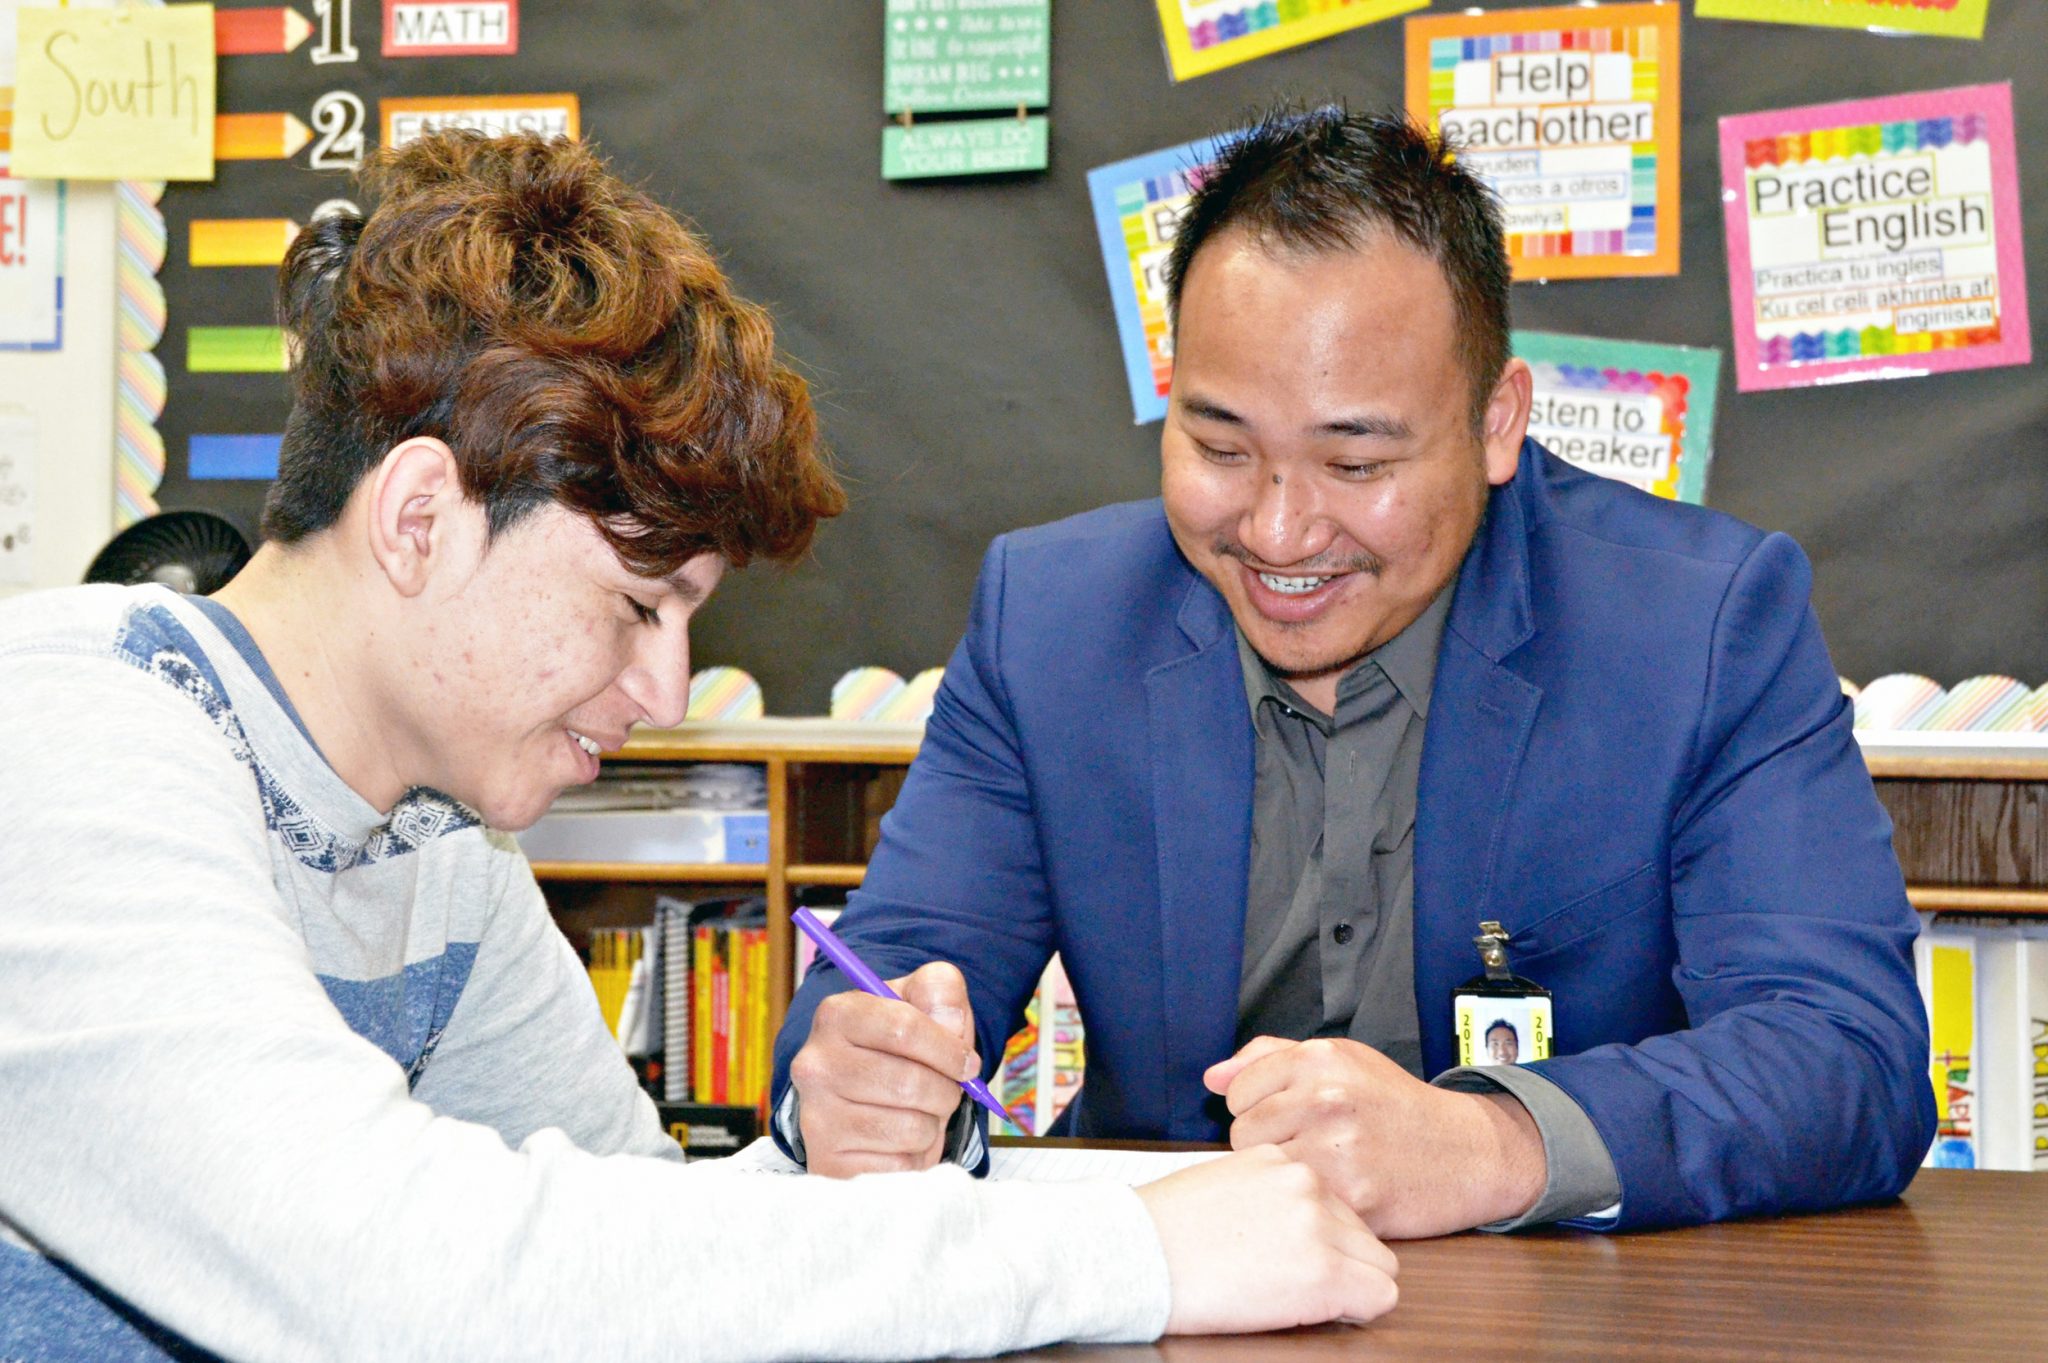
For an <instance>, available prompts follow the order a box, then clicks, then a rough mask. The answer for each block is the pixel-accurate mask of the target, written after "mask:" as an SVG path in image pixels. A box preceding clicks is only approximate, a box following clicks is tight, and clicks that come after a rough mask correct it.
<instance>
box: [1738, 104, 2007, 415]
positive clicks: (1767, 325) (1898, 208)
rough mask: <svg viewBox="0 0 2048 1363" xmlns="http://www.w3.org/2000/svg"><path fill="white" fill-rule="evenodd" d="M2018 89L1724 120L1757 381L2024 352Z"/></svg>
mask: <svg viewBox="0 0 2048 1363" xmlns="http://www.w3.org/2000/svg"><path fill="white" fill-rule="evenodd" d="M2015 164H2016V158H2015V154H2014V147H2013V122H2012V87H2011V86H2010V85H2004V84H2000V85H1973V86H1966V87H1962V88H1959V89H1953V90H1934V91H1928V92H1925V93H1921V94H1909V95H1894V96H1888V97H1885V98H1882V99H1865V100H1851V101H1847V102H1844V103H1840V104H1816V105H1809V106H1807V107H1804V108H1799V109H1781V110H1775V111H1772V112H1769V113H1756V114H1743V115H1740V116H1737V117H1731V118H1724V119H1722V120H1721V178H1722V191H1723V192H1722V195H1721V198H1722V206H1723V208H1724V210H1725V213H1726V217H1727V229H1728V291H1729V303H1730V308H1731V311H1732V313H1733V318H1734V330H1735V377H1736V384H1737V386H1738V387H1739V388H1741V389H1742V390H1744V391H1753V390H1758V389H1769V388H1790V387H1798V386H1804V385H1810V384H1820V383H1839V382H1844V381H1847V380H1853V379H1893V378H1909V377H1913V376H1915V375H1920V374H1928V373H1934V372H1937V371H1942V370H1951V369H1978V368H1985V367H1988V366H1992V365H2005V364H2026V363H2027V362H2028V361H2029V360H2030V359H2031V358H2032V357H2033V349H2032V345H2031V342H2030V339H2029V336H2028V331H2027V285H2026V268H2025V262H2024V259H2023V257H2022V250H2021V237H2020V206H2019V190H2018V179H2017V174H2016V170H2015Z"/></svg>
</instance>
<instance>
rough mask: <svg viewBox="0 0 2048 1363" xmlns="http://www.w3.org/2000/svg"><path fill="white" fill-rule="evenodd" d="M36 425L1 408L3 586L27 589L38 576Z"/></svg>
mask: <svg viewBox="0 0 2048 1363" xmlns="http://www.w3.org/2000/svg"><path fill="white" fill-rule="evenodd" d="M35 478H36V422H35V418H34V417H32V416H30V415H29V414H28V413H27V412H24V411H20V410H18V409H15V410H4V409H0V586H8V587H26V586H28V585H29V583H30V581H31V580H32V579H33V577H34V575H35V554H34V552H33V548H34V544H33V541H34V532H33V529H32V527H33V526H34V525H35V519H36V482H35Z"/></svg>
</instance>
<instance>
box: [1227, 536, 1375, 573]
mask: <svg viewBox="0 0 2048 1363" xmlns="http://www.w3.org/2000/svg"><path fill="white" fill-rule="evenodd" d="M1214 550H1215V552H1216V553H1218V554H1221V555H1222V556H1223V557H1225V558H1234V559H1236V560H1237V561H1238V562H1239V563H1242V564H1243V565H1244V566H1245V567H1247V568H1250V569H1251V570H1252V571H1254V572H1277V571H1278V570H1277V569H1270V568H1261V567H1259V566H1258V560H1257V559H1256V558H1255V557H1254V556H1253V555H1252V554H1251V553H1250V552H1249V551H1248V550H1246V549H1245V547H1244V546H1243V545H1241V544H1238V543H1236V542H1234V541H1231V540H1217V541H1216V544H1215V546H1214ZM1386 570H1387V564H1386V560H1385V559H1382V558H1381V557H1379V555H1377V554H1369V553H1367V552H1365V551H1364V550H1362V549H1361V550H1360V551H1359V552H1357V553H1355V554H1349V555H1346V556H1345V557H1343V558H1332V559H1330V560H1328V561H1327V562H1317V561H1310V562H1308V563H1297V564H1293V565H1291V566H1290V567H1289V568H1288V569H1287V571H1286V574H1285V575H1286V576H1288V577H1325V576H1334V575H1335V574H1337V573H1365V574H1367V575H1369V576H1371V577H1378V576H1379V575H1380V574H1381V573H1383V572H1385V571H1386Z"/></svg>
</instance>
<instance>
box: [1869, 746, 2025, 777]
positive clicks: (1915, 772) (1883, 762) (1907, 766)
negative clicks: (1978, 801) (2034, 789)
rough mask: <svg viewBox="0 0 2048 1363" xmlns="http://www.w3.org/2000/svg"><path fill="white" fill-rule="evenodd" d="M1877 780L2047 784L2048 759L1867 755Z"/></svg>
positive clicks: (1911, 754) (1907, 754)
mask: <svg viewBox="0 0 2048 1363" xmlns="http://www.w3.org/2000/svg"><path fill="white" fill-rule="evenodd" d="M1863 763H1864V765H1865V766H1867V767H1869V768H1870V777H1871V779H1872V780H1874V781H2048V758H2038V757H1969V756H1965V755H1949V756H1941V755H1937V754H1934V753H1927V754H1918V753H1896V754H1879V753H1865V754H1864V755H1863Z"/></svg>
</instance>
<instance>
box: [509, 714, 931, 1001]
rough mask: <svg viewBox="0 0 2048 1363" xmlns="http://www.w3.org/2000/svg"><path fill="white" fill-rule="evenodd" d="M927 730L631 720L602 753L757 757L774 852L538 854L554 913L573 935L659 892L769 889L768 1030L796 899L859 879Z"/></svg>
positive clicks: (538, 871)
mask: <svg viewBox="0 0 2048 1363" xmlns="http://www.w3.org/2000/svg"><path fill="white" fill-rule="evenodd" d="M923 736H924V726H923V725H921V724H873V723H856V722H850V721H844V720H829V719H759V720H745V721H704V722H687V723H685V724H683V725H681V726H680V727H677V728H674V729H647V730H641V731H638V732H636V733H635V734H634V735H633V736H632V737H631V738H630V739H628V740H627V742H626V746H625V747H624V748H622V749H620V750H619V751H618V752H616V753H610V754H607V755H606V757H605V759H604V760H605V763H606V764H607V765H608V766H611V765H617V764H625V763H638V762H668V763H674V762H751V763H755V764H758V765H760V766H762V767H763V768H765V770H766V773H767V779H768V860H767V861H766V862H765V863H757V864H712V865H706V864H699V863H687V862H675V863H659V862H648V863H643V862H601V861H537V862H535V863H533V873H534V876H535V878H536V879H538V880H539V881H540V883H541V887H542V889H543V890H544V891H545V892H546V894H547V898H548V907H549V908H550V909H551V910H553V912H554V915H555V921H556V922H557V923H559V924H560V925H561V927H562V929H563V931H564V932H566V933H568V934H569V936H570V940H572V941H575V940H580V938H581V936H582V934H584V933H586V932H588V931H589V930H590V929H593V928H601V927H626V926H643V925H645V924H646V923H647V921H648V919H649V916H650V914H651V911H652V907H653V900H654V892H655V891H657V890H670V891H673V892H675V893H678V894H690V893H700V894H701V893H703V892H705V891H710V890H718V889H730V890H734V891H738V892H745V893H755V894H760V895H761V896H762V897H763V898H765V899H766V900H767V901H768V981H769V997H768V1033H769V1036H770V1037H771V1038H772V1037H773V1036H774V1034H775V1033H776V1032H778V1031H780V1030H781V1027H782V1017H783V1014H784V1013H785V1012H786V1011H787V1010H788V1007H789V995H790V984H791V962H792V960H793V956H792V947H793V943H792V941H791V937H790V933H791V927H790V918H789V915H790V910H791V909H792V908H793V907H794V906H795V897H796V894H797V892H798V891H800V890H802V889H805V888H807V887H811V886H824V887H834V888H841V889H852V888H855V887H857V886H858V885H859V884H860V882H861V877H862V876H863V875H864V874H865V873H866V871H867V858H868V855H869V853H870V852H872V851H873V850H874V846H875V840H876V837H877V836H878V832H879V825H880V822H881V818H882V815H883V814H885V813H887V812H888V809H889V806H890V805H891V804H893V803H894V802H895V799H896V792H897V791H898V790H899V789H901V788H902V785H903V773H904V771H905V769H906V768H908V767H909V765H910V760H911V758H913V757H915V756H916V755H917V746H918V743H919V742H920V740H921V739H922V738H923Z"/></svg>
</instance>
